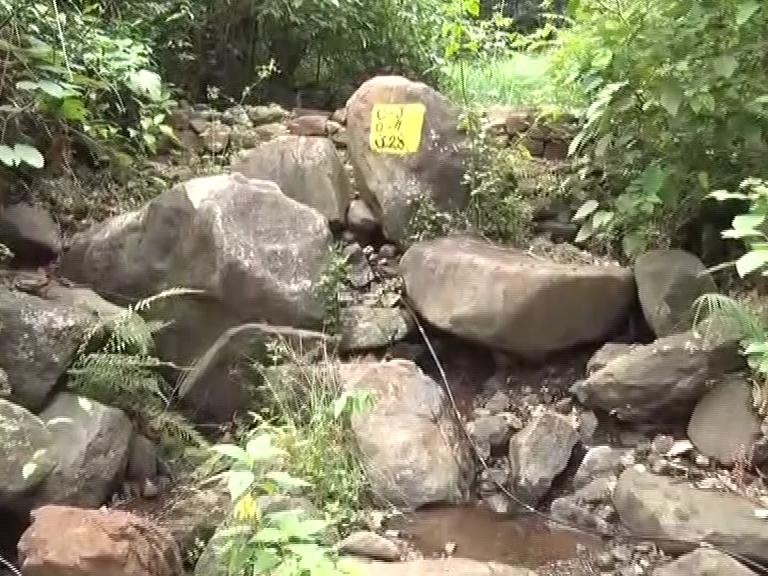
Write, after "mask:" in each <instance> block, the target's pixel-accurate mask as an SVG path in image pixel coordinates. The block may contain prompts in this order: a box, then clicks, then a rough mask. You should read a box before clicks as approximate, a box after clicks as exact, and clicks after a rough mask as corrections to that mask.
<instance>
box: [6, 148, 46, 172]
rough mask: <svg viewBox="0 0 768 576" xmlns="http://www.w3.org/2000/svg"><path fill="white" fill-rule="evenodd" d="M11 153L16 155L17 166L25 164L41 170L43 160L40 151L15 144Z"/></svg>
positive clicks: (43, 163)
mask: <svg viewBox="0 0 768 576" xmlns="http://www.w3.org/2000/svg"><path fill="white" fill-rule="evenodd" d="M13 152H14V154H15V155H16V158H17V159H18V163H19V164H21V163H22V162H25V163H26V164H29V165H30V166H32V168H42V167H43V166H44V165H45V158H43V155H42V154H40V151H39V150H38V149H37V148H34V147H33V146H29V145H27V144H16V145H15V146H14V147H13Z"/></svg>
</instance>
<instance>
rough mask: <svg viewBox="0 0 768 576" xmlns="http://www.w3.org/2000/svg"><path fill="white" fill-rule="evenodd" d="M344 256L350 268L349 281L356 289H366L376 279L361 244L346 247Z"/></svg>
mask: <svg viewBox="0 0 768 576" xmlns="http://www.w3.org/2000/svg"><path fill="white" fill-rule="evenodd" d="M344 255H345V256H346V258H347V263H348V264H349V266H350V272H349V281H350V283H351V284H352V286H354V287H355V288H358V289H359V288H365V287H366V286H368V285H369V284H370V283H371V282H373V281H374V279H375V278H376V276H375V274H374V273H373V270H372V269H371V265H370V264H369V263H368V259H367V258H366V257H365V254H364V253H363V249H362V248H361V247H360V245H359V244H357V243H354V244H349V245H347V246H345V247H344Z"/></svg>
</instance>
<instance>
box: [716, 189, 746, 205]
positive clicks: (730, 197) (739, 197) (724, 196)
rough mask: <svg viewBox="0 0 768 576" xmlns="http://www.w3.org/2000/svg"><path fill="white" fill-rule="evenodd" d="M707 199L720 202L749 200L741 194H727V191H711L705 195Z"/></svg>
mask: <svg viewBox="0 0 768 576" xmlns="http://www.w3.org/2000/svg"><path fill="white" fill-rule="evenodd" d="M707 197H708V198H714V199H715V200H717V201H719V202H722V201H723V200H749V195H747V194H744V193H742V192H728V191H727V190H713V191H712V192H710V193H709V194H707Z"/></svg>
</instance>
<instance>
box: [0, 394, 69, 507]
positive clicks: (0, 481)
mask: <svg viewBox="0 0 768 576" xmlns="http://www.w3.org/2000/svg"><path fill="white" fill-rule="evenodd" d="M52 444H53V437H52V436H51V433H50V432H49V431H48V428H46V426H45V424H43V423H42V421H41V420H40V419H39V418H38V417H37V416H35V415H34V414H32V413H30V412H29V411H27V410H25V409H24V408H22V407H21V406H17V405H16V404H13V403H11V402H9V401H8V400H3V399H0V504H4V505H7V504H8V503H9V502H10V501H12V500H14V499H15V498H17V497H18V496H20V495H22V494H24V493H25V492H28V491H29V490H30V489H31V488H34V487H35V486H37V485H38V484H39V483H40V482H41V481H42V480H43V479H44V478H45V477H46V476H47V475H48V473H49V472H50V471H51V470H52V469H53V467H54V465H55V463H56V461H55V459H54V456H53V453H52V451H51V445H52Z"/></svg>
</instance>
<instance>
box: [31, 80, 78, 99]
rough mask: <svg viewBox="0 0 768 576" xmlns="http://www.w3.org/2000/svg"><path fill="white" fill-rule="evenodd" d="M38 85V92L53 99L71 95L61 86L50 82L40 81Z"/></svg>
mask: <svg viewBox="0 0 768 576" xmlns="http://www.w3.org/2000/svg"><path fill="white" fill-rule="evenodd" d="M38 85H39V86H40V90H42V91H43V92H45V93H46V94H48V96H51V97H53V98H59V99H60V98H64V97H65V96H69V95H71V91H70V90H66V89H64V87H63V86H62V85H61V84H57V83H56V82H51V81H50V80H40V82H38Z"/></svg>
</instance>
